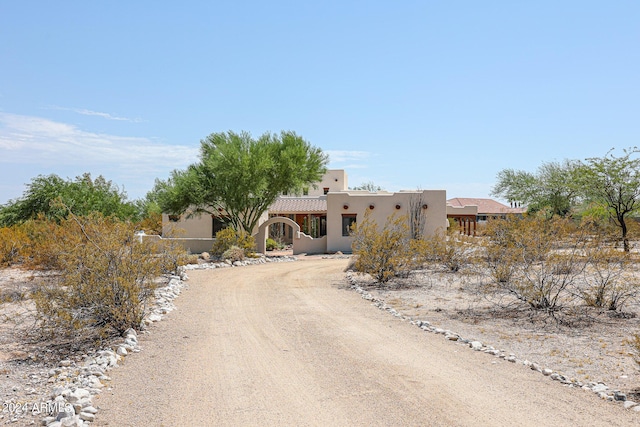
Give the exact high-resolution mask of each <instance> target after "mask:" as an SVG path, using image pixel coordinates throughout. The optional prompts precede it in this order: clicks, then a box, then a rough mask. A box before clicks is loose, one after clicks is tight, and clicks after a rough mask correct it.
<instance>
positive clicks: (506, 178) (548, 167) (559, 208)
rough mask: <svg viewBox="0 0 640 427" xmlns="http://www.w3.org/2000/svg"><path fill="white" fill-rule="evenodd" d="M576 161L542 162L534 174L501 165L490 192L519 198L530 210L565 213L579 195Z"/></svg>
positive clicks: (509, 198)
mask: <svg viewBox="0 0 640 427" xmlns="http://www.w3.org/2000/svg"><path fill="white" fill-rule="evenodd" d="M577 167H578V164H577V163H576V162H575V161H570V160H565V161H564V162H562V163H558V162H549V163H543V164H542V166H540V167H539V168H538V170H537V171H536V173H535V174H533V173H529V172H525V171H518V170H513V169H504V170H502V171H500V172H499V173H498V182H497V183H496V184H495V186H494V187H493V189H492V191H491V194H492V195H494V196H497V197H502V198H504V199H507V200H509V201H513V202H522V203H524V204H525V205H527V206H528V209H529V210H530V211H533V212H535V211H541V210H545V209H546V210H548V211H549V212H550V213H551V214H553V215H560V216H565V215H567V214H568V213H569V212H570V211H571V207H572V206H573V204H574V202H575V200H576V197H577V195H578V191H577V187H576V185H575V173H576V170H577Z"/></svg>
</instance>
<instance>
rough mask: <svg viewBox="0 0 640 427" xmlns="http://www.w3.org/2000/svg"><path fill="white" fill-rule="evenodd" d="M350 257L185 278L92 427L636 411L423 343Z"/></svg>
mask: <svg viewBox="0 0 640 427" xmlns="http://www.w3.org/2000/svg"><path fill="white" fill-rule="evenodd" d="M346 264H347V260H344V259H314V260H306V261H299V262H293V263H271V264H265V265H259V266H250V267H243V268H233V269H231V268H229V269H218V270H205V271H192V272H190V274H189V276H190V280H189V282H188V286H189V289H187V290H186V291H185V292H184V293H183V294H182V295H181V296H180V298H179V299H178V300H177V301H176V305H177V306H178V310H177V311H174V312H172V313H171V314H170V315H169V316H168V319H167V320H165V321H163V322H160V323H158V324H155V325H154V326H153V328H152V333H151V334H148V335H142V336H141V342H140V344H141V346H142V347H143V351H142V352H141V353H139V354H136V355H133V356H129V357H128V358H127V359H126V362H125V364H124V365H123V366H121V367H120V368H118V369H115V370H113V371H111V372H110V375H111V377H112V382H111V384H110V386H111V388H112V389H111V390H110V391H104V392H103V393H102V394H101V395H99V396H98V397H97V398H96V399H95V401H94V403H95V404H96V405H98V407H99V408H100V411H99V413H98V418H97V419H96V423H95V425H100V426H105V425H109V426H217V425H225V426H316V425H317V426H360V425H362V426H413V425H415V426H418V425H420V426H440V425H441V426H471V425H473V426H478V425H480V426H489V425H490V426H507V425H508V426H513V425H519V426H525V425H531V426H542V425H553V426H575V425H580V426H588V425H593V426H602V425H616V426H624V425H639V424H640V413H637V412H635V413H631V412H630V411H624V410H623V409H622V408H621V407H620V406H619V405H616V404H613V403H607V402H605V401H602V400H599V399H598V398H597V397H596V396H595V395H594V394H593V393H587V392H585V391H582V390H576V389H568V388H566V387H563V386H561V385H560V384H559V383H557V382H553V381H551V380H550V379H549V378H546V377H544V376H542V375H540V374H538V373H535V372H533V371H531V370H530V369H526V368H525V367H523V366H516V365H514V364H511V363H509V362H506V361H504V360H501V359H500V360H498V361H497V360H496V358H492V357H488V356H487V355H485V354H482V353H479V352H474V351H471V350H468V349H467V348H465V347H462V346H461V345H459V344H453V343H450V342H447V341H445V340H444V339H443V338H442V337H441V336H438V335H434V334H428V333H425V332H423V331H421V330H420V329H419V328H417V327H416V326H413V325H411V324H410V323H408V322H406V321H401V320H399V319H397V318H395V317H392V316H390V315H389V314H387V313H385V312H383V311H380V310H378V309H377V308H375V307H373V306H372V305H370V304H369V303H368V302H366V301H364V300H362V299H361V298H360V296H359V295H358V294H357V293H355V292H353V291H350V290H348V289H347V288H346V284H345V282H344V280H343V277H344V273H342V271H343V269H344V267H345V266H346Z"/></svg>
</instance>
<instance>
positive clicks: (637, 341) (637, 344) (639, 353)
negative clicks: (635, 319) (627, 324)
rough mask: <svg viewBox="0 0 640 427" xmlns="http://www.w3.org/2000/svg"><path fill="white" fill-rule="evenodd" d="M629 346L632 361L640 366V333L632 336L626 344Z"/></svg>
mask: <svg viewBox="0 0 640 427" xmlns="http://www.w3.org/2000/svg"><path fill="white" fill-rule="evenodd" d="M628 344H629V345H630V346H631V350H632V352H633V353H632V354H633V360H635V362H636V363H637V364H638V366H640V333H635V334H633V338H631V340H630V341H629V342H628Z"/></svg>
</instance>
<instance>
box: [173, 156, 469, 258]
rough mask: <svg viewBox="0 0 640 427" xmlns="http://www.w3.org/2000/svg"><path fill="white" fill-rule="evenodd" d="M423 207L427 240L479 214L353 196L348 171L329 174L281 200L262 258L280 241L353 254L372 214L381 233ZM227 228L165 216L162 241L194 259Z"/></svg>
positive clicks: (433, 200)
mask: <svg viewBox="0 0 640 427" xmlns="http://www.w3.org/2000/svg"><path fill="white" fill-rule="evenodd" d="M410 206H413V207H414V208H415V206H419V209H420V210H421V213H422V215H424V218H425V226H424V230H423V232H424V235H425V236H430V235H433V234H434V233H436V232H437V231H438V230H444V229H446V227H447V225H448V221H447V215H448V213H450V212H453V211H457V212H462V211H464V212H467V211H468V212H467V213H468V214H469V215H474V217H475V215H476V214H477V209H474V208H475V206H471V207H469V206H467V207H462V208H454V207H451V206H449V207H448V206H447V200H446V192H445V190H419V191H418V190H416V191H399V192H387V191H378V192H375V193H374V192H369V191H363V190H349V189H348V182H347V174H346V172H345V171H344V170H338V169H333V170H328V171H327V172H326V174H325V175H324V177H323V179H322V181H320V182H318V183H316V184H315V185H314V186H310V187H309V188H308V189H304V191H303V194H302V195H286V194H284V195H282V196H280V197H279V198H278V199H277V200H276V201H275V203H273V205H272V206H271V207H270V208H269V210H268V212H266V213H265V215H264V216H263V217H262V218H261V220H260V223H259V226H258V227H257V228H256V229H255V230H254V232H253V234H254V236H255V238H256V244H257V247H258V252H263V253H264V252H265V249H266V248H265V240H266V238H267V237H269V236H274V237H278V238H280V239H282V240H285V241H287V242H289V243H292V244H293V252H294V254H298V253H335V252H338V251H341V252H351V243H352V241H353V238H352V237H351V236H350V233H349V231H350V227H351V225H352V224H353V223H357V222H358V221H361V220H362V219H363V218H364V215H365V212H366V211H369V212H370V215H371V217H372V219H374V220H375V221H376V222H377V224H378V225H379V226H380V227H382V226H383V225H384V224H385V222H386V221H387V218H388V217H390V216H391V215H393V214H396V215H405V214H407V213H409V209H410ZM222 227H224V222H223V220H222V218H221V217H220V216H218V215H208V214H207V215H205V214H202V215H195V216H192V217H189V216H188V215H182V216H179V217H174V216H169V215H163V237H168V236H172V235H176V231H177V230H180V232H179V233H180V236H179V238H180V240H181V241H182V242H183V244H184V245H185V247H186V248H187V249H189V250H190V251H191V252H193V253H198V252H203V251H208V250H210V249H211V246H212V243H213V238H214V236H215V234H216V233H217V232H218V231H219V230H220V229H221V228H222Z"/></svg>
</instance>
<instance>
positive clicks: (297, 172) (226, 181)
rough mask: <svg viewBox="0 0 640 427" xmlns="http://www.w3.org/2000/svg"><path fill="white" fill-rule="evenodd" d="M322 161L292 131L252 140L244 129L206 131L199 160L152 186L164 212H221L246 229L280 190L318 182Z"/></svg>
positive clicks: (238, 227)
mask: <svg viewBox="0 0 640 427" xmlns="http://www.w3.org/2000/svg"><path fill="white" fill-rule="evenodd" d="M327 162H328V157H327V155H326V154H324V153H323V152H322V150H321V149H319V148H316V147H314V146H312V145H311V144H310V143H309V142H307V141H305V140H304V139H303V138H302V137H300V136H298V135H296V134H295V133H294V132H290V131H283V132H281V133H280V134H279V135H277V134H271V133H265V134H263V135H262V136H260V137H259V138H257V139H254V138H252V137H251V135H250V134H249V133H247V132H241V133H234V132H231V131H229V132H227V133H212V134H211V135H209V136H208V137H207V138H206V139H204V140H202V141H201V147H200V161H199V162H198V163H195V164H192V165H190V166H189V167H188V168H187V169H186V170H184V171H173V172H172V174H171V177H170V178H169V179H168V180H167V181H158V182H157V183H156V190H157V192H158V196H159V197H158V200H159V204H160V206H161V207H162V209H163V211H164V212H167V213H171V214H181V213H184V212H186V211H187V210H188V209H192V210H193V212H194V213H197V212H206V213H210V214H218V213H219V212H220V211H222V212H224V214H225V215H226V216H227V217H228V220H229V223H230V224H231V225H232V226H233V227H234V228H235V229H236V230H239V231H240V230H244V231H246V232H248V233H251V232H252V231H253V229H254V227H255V226H256V225H257V224H258V220H259V219H260V217H261V216H262V214H263V213H264V212H265V211H266V210H267V209H268V208H269V206H270V205H271V204H272V203H273V202H274V201H275V200H276V198H277V197H278V196H279V195H280V194H282V193H301V192H302V190H303V188H304V187H308V186H309V185H310V184H312V183H314V182H317V181H320V179H321V178H322V175H323V174H324V173H325V171H326V164H327Z"/></svg>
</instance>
